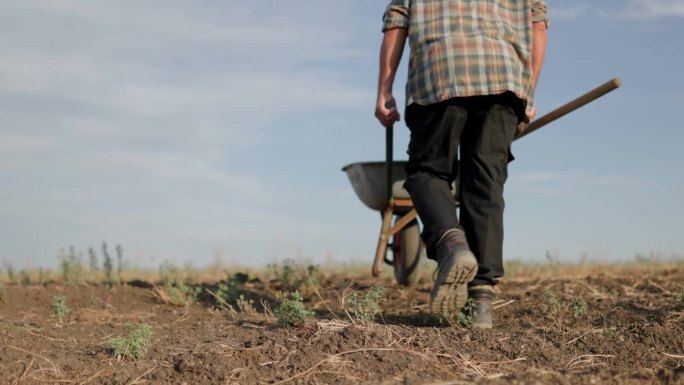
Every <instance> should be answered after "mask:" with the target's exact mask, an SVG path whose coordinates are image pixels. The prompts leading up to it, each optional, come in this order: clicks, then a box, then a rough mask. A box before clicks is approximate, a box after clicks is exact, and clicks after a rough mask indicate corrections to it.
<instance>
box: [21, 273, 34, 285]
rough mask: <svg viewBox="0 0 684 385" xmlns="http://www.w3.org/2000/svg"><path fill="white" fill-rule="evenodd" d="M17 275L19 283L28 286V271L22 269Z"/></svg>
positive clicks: (29, 280)
mask: <svg viewBox="0 0 684 385" xmlns="http://www.w3.org/2000/svg"><path fill="white" fill-rule="evenodd" d="M19 277H20V281H21V284H22V285H24V286H28V285H30V284H31V276H30V275H29V273H28V271H26V270H22V271H20V272H19Z"/></svg>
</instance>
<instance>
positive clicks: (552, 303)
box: [541, 290, 561, 317]
mask: <svg viewBox="0 0 684 385" xmlns="http://www.w3.org/2000/svg"><path fill="white" fill-rule="evenodd" d="M544 299H545V300H546V303H542V304H541V309H542V312H544V313H545V314H549V315H551V316H552V317H558V316H559V315H560V311H561V302H560V301H559V300H558V298H556V296H555V295H554V294H553V293H552V292H550V291H548V290H544Z"/></svg>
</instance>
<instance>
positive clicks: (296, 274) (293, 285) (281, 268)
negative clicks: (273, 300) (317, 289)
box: [269, 258, 322, 292]
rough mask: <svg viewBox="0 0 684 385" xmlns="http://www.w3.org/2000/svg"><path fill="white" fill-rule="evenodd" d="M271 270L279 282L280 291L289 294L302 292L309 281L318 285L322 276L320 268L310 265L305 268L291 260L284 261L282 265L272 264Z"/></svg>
mask: <svg viewBox="0 0 684 385" xmlns="http://www.w3.org/2000/svg"><path fill="white" fill-rule="evenodd" d="M269 268H270V269H271V271H272V272H273V275H274V277H275V279H276V281H278V282H279V284H280V290H282V291H287V292H293V291H300V290H302V289H303V288H304V287H305V285H306V284H307V283H308V281H309V280H311V284H312V285H317V284H318V283H320V280H321V276H322V275H321V271H320V267H319V266H317V265H308V266H307V267H306V268H304V267H302V266H301V265H299V264H298V263H297V262H295V260H293V259H289V258H288V259H285V260H283V263H282V265H278V264H271V265H269Z"/></svg>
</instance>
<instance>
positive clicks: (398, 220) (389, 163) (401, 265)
mask: <svg viewBox="0 0 684 385" xmlns="http://www.w3.org/2000/svg"><path fill="white" fill-rule="evenodd" d="M620 85H621V81H620V79H618V78H614V79H612V80H610V81H608V82H606V83H604V84H603V85H601V86H599V87H597V88H595V89H593V90H591V91H589V92H587V93H586V94H584V95H582V96H580V97H578V98H577V99H574V100H573V101H571V102H569V103H566V104H564V105H563V106H561V107H559V108H557V109H555V110H553V111H551V112H549V113H548V114H546V115H544V116H542V117H540V118H539V119H537V120H535V121H533V122H532V123H530V124H529V125H528V126H527V128H526V129H525V130H524V131H522V132H519V133H518V134H516V137H515V138H514V140H517V139H520V138H522V137H523V136H526V135H528V134H529V133H531V132H533V131H535V130H537V129H539V128H541V127H542V126H545V125H547V124H549V123H551V122H553V121H554V120H556V119H558V118H560V117H562V116H564V115H566V114H568V113H570V112H572V111H574V110H576V109H578V108H580V107H582V106H584V105H586V104H588V103H590V102H592V101H594V100H596V99H598V98H599V97H601V96H603V95H605V94H607V93H609V92H611V91H613V90H615V89H617V88H618V87H620ZM386 134H387V137H386V159H385V161H384V162H383V161H376V162H358V163H352V164H349V165H347V166H345V167H343V168H342V170H343V171H345V172H346V173H347V177H348V178H349V181H350V182H351V185H352V187H353V189H354V192H355V193H356V195H357V196H358V197H359V199H360V200H361V201H362V202H363V203H364V204H365V205H366V206H368V207H369V208H371V209H373V210H377V211H380V212H381V213H382V227H381V230H380V237H379V239H378V246H377V248H376V252H375V261H374V262H373V268H372V274H373V276H378V275H379V274H380V268H381V267H382V263H383V262H386V263H388V264H390V265H393V266H394V273H395V278H396V279H397V283H399V284H400V285H412V284H414V283H415V282H416V280H417V278H418V277H417V267H418V263H419V260H420V253H421V248H422V245H421V242H420V230H419V228H418V221H417V218H416V216H417V215H416V210H415V209H414V208H413V203H412V202H411V198H410V196H409V194H408V192H407V191H406V190H405V189H404V188H403V184H404V180H405V179H406V171H405V166H406V163H407V162H406V161H393V159H392V157H393V156H392V147H393V128H392V127H387V132H386ZM454 199H456V200H457V194H456V193H455V191H454ZM457 204H458V202H457ZM393 217H394V224H393V225H392V218H393ZM390 238H392V244H391V246H392V251H393V260H389V259H387V256H386V254H387V248H388V246H390V245H389V244H388V242H389V239H390Z"/></svg>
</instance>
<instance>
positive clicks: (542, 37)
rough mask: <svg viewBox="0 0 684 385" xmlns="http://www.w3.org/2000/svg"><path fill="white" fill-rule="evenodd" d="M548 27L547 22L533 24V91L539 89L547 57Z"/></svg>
mask: <svg viewBox="0 0 684 385" xmlns="http://www.w3.org/2000/svg"><path fill="white" fill-rule="evenodd" d="M546 30H547V26H546V23H545V22H537V23H534V24H532V89H533V90H534V89H535V88H536V87H537V84H538V81H539V74H541V70H542V66H543V65H544V56H545V55H546V36H547V32H546Z"/></svg>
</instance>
